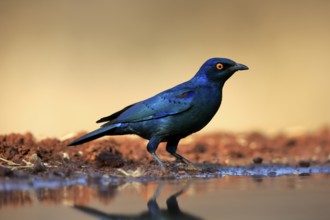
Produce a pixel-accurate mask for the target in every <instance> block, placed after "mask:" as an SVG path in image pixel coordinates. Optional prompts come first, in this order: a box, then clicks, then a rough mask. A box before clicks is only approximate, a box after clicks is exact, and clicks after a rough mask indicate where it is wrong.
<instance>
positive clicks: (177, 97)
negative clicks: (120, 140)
mask: <svg viewBox="0 0 330 220" xmlns="http://www.w3.org/2000/svg"><path fill="white" fill-rule="evenodd" d="M238 70H248V67H247V66H245V65H243V64H240V63H236V62H234V61H233V60H230V59H227V58H211V59H209V60H207V61H206V62H205V63H204V64H203V65H202V66H201V68H200V69H199V71H198V72H197V73H196V75H195V76H194V77H193V78H192V79H190V80H188V81H186V82H184V83H182V84H179V85H177V86H175V87H173V88H171V89H168V90H165V91H163V92H161V93H159V94H157V95H155V96H153V97H151V98H149V99H146V100H144V101H140V102H137V103H134V104H132V105H129V106H127V107H125V108H123V109H122V110H120V111H118V112H116V113H114V114H111V115H109V116H107V117H104V118H101V119H100V120H98V121H97V123H101V122H105V124H103V125H102V126H101V127H100V128H99V129H97V130H95V131H92V132H90V133H88V134H86V135H84V136H82V137H80V138H78V139H76V140H74V141H73V142H71V143H70V144H69V145H68V146H73V145H78V144H83V143H85V142H88V141H92V140H94V139H96V138H100V137H102V136H105V135H124V134H136V135H138V136H140V137H142V138H144V139H147V140H149V142H148V144H147V150H148V152H149V153H150V154H151V155H152V157H153V158H154V159H155V160H156V161H157V163H158V164H159V165H160V167H161V168H162V169H163V170H165V166H164V164H163V162H161V160H160V159H159V158H158V156H157V154H156V150H157V147H158V145H159V144H160V143H161V142H167V145H166V151H167V152H169V153H170V154H171V155H173V156H174V157H176V158H177V159H178V160H180V161H181V162H183V163H186V164H191V162H190V161H189V160H187V159H186V158H184V157H182V156H181V155H179V154H178V153H177V152H176V150H177V147H178V143H179V141H180V139H182V138H184V137H186V136H188V135H190V134H192V133H194V132H197V131H199V130H201V129H202V128H203V127H204V126H205V125H207V124H208V123H209V121H210V120H211V119H212V118H213V116H214V115H215V113H216V112H217V111H218V109H219V107H220V104H221V99H222V88H223V85H224V84H225V82H226V80H227V79H229V78H230V77H231V76H232V75H233V74H234V73H235V72H236V71H238Z"/></svg>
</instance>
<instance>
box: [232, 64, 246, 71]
mask: <svg viewBox="0 0 330 220" xmlns="http://www.w3.org/2000/svg"><path fill="white" fill-rule="evenodd" d="M234 68H235V70H248V69H249V67H247V66H245V65H244V64H240V63H236V65H235V66H234Z"/></svg>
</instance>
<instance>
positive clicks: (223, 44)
mask: <svg viewBox="0 0 330 220" xmlns="http://www.w3.org/2000/svg"><path fill="white" fill-rule="evenodd" d="M329 11H330V1H327V0H324V1H322V0H313V1H311V0H278V1H270V0H250V1H246V0H228V1H220V0H218V1H211V0H207V1H203V0H189V1H188V0H186V1H183V0H181V1H180V0H179V1H178V0H166V1H165V0H163V1H160V0H159V1H156V0H140V1H132V0H94V1H87V0H57V1H51V0H29V1H25V0H11V1H6V0H1V1H0V100H1V108H0V113H1V114H0V121H1V125H0V133H11V132H27V131H30V132H33V133H34V134H35V135H37V136H56V137H61V136H63V135H66V134H68V133H70V132H77V131H82V130H85V131H89V130H92V129H95V128H97V127H98V125H97V124H95V121H96V120H97V119H99V118H101V117H103V116H106V115H109V114H111V113H113V112H115V111H117V110H120V109H121V108H123V107H125V106H126V105H128V104H131V103H133V102H136V101H140V100H143V99H145V98H148V97H150V96H152V95H154V94H156V93H158V92H160V91H162V90H165V89H168V88H170V87H172V86H174V85H176V84H179V83H181V82H183V81H186V80H188V79H190V78H191V77H192V76H193V75H194V74H195V73H196V71H197V70H198V69H199V67H200V66H201V64H202V63H203V62H204V61H205V60H206V59H208V58H210V57H227V58H231V59H233V60H235V61H237V62H240V63H243V64H246V65H247V66H249V67H250V70H249V71H244V72H243V71H242V72H238V73H237V74H235V75H234V76H233V77H232V78H231V79H230V80H229V81H228V82H227V84H226V85H225V88H224V98H223V103H222V106H221V108H220V111H219V112H218V114H217V115H216V116H215V117H214V119H213V120H212V121H211V122H210V124H209V125H208V126H207V127H206V128H205V129H204V130H203V132H208V131H215V130H227V131H235V132H244V131H251V130H259V131H262V132H266V133H272V132H281V131H285V130H288V129H289V130H290V129H298V130H299V129H300V130H305V131H306V130H307V131H309V130H313V129H317V128H319V127H321V126H325V125H328V124H329V122H330V96H329V82H330V73H329V72H330V71H329V67H328V65H329V63H330V13H329Z"/></svg>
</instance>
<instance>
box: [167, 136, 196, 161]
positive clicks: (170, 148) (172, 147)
mask: <svg viewBox="0 0 330 220" xmlns="http://www.w3.org/2000/svg"><path fill="white" fill-rule="evenodd" d="M179 141H180V139H179V140H171V141H168V142H167V145H166V151H167V152H169V153H170V154H171V155H173V156H174V157H175V158H177V159H178V160H180V162H182V163H185V164H191V165H193V163H192V162H191V161H189V160H187V159H186V158H184V157H183V156H181V155H180V154H178V153H177V152H176V149H177V148H178V143H179Z"/></svg>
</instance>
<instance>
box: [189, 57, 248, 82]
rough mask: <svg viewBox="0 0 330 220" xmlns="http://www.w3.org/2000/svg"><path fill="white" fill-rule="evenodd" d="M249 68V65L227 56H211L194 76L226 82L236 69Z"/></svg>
mask: <svg viewBox="0 0 330 220" xmlns="http://www.w3.org/2000/svg"><path fill="white" fill-rule="evenodd" d="M248 69H249V68H248V67H247V66H245V65H243V64H240V63H236V62H235V61H233V60H230V59H227V58H211V59H209V60H207V61H206V62H205V63H204V64H203V65H202V67H201V68H200V70H199V71H198V72H197V74H196V75H195V77H194V78H197V79H207V80H208V81H211V82H220V83H224V82H225V81H226V80H227V79H229V77H231V76H232V75H233V74H234V73H235V72H236V71H238V70H248Z"/></svg>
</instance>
